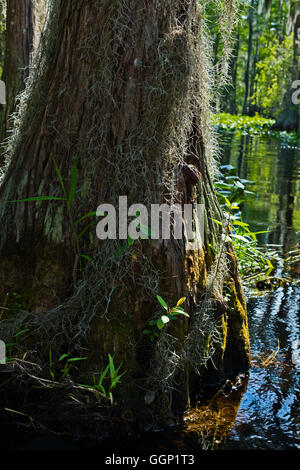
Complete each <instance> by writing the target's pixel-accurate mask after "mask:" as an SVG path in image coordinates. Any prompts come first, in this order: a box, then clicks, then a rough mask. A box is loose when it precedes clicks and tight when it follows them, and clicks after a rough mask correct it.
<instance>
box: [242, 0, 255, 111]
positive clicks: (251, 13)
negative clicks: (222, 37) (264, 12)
mask: <svg viewBox="0 0 300 470" xmlns="http://www.w3.org/2000/svg"><path fill="white" fill-rule="evenodd" d="M253 16H254V0H251V4H250V11H249V35H248V52H247V64H246V69H245V94H244V104H243V114H244V115H246V114H247V113H248V108H249V103H248V100H249V85H250V64H251V53H252V40H253Z"/></svg>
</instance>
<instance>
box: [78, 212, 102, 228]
mask: <svg viewBox="0 0 300 470" xmlns="http://www.w3.org/2000/svg"><path fill="white" fill-rule="evenodd" d="M96 215H97V211H96V212H88V213H87V214H85V215H84V216H83V217H81V218H80V219H78V220H76V221H75V222H74V225H76V224H79V222H82V220H85V219H87V218H88V217H94V216H96Z"/></svg>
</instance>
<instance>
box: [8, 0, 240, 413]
mask: <svg viewBox="0 0 300 470" xmlns="http://www.w3.org/2000/svg"><path fill="white" fill-rule="evenodd" d="M203 21H204V16H203V11H202V8H201V4H200V6H199V2H198V1H196V0H191V1H188V2H187V1H184V0H176V1H174V0H172V1H168V0H166V1H164V2H159V3H157V2H156V1H155V0H151V1H140V0H134V1H129V0H126V1H122V2H121V1H119V0H107V1H98V0H93V1H87V0H78V1H76V2H74V1H71V0H64V1H57V2H55V4H54V5H53V10H52V13H51V15H50V23H49V24H48V27H47V32H46V36H45V38H44V42H43V48H41V49H40V51H39V54H38V56H37V59H36V64H35V72H33V74H32V76H31V79H30V82H29V84H28V90H27V93H26V95H27V98H26V100H25V101H24V103H23V107H22V111H21V112H22V114H21V116H20V117H21V120H20V125H19V127H18V129H16V133H15V135H13V136H12V138H11V142H10V147H9V148H10V149H11V150H10V151H11V163H10V166H9V168H8V169H7V171H6V174H5V178H4V181H3V183H2V186H1V190H0V193H1V194H0V198H1V206H0V216H1V223H2V229H1V234H0V247H1V248H0V249H1V260H0V286H1V290H2V293H4V292H12V291H17V292H18V293H19V294H20V296H21V300H20V302H21V303H22V307H23V310H24V309H25V310H27V311H28V312H29V313H28V315H27V317H26V320H25V324H26V328H28V330H30V331H32V335H31V341H38V342H39V344H40V342H41V341H42V343H43V345H44V346H43V351H47V353H46V354H45V355H46V356H47V354H48V351H49V349H50V348H51V350H52V352H53V354H60V353H63V352H65V351H69V352H72V353H75V352H76V353H77V354H79V353H80V351H82V348H86V349H87V351H86V349H85V350H84V351H85V352H84V355H85V356H88V358H89V360H88V361H85V362H84V363H82V364H84V365H83V371H82V373H85V374H86V375H87V376H89V374H90V373H91V372H92V371H95V370H101V368H103V366H104V365H105V364H106V362H107V354H108V353H109V354H111V355H112V356H113V357H114V360H115V363H116V364H119V363H120V362H121V361H122V368H123V370H125V371H126V375H125V376H124V378H123V380H122V384H121V386H120V388H119V394H120V397H121V398H122V399H123V400H124V403H125V405H124V406H125V407H126V409H127V408H128V407H129V408H130V406H131V405H132V409H133V412H134V414H135V415H136V414H138V413H139V412H140V411H141V410H143V411H144V412H145V413H146V414H147V413H152V412H155V410H156V411H159V412H160V413H161V412H162V410H165V411H166V412H167V411H168V410H169V408H170V407H171V403H172V399H173V404H174V400H175V402H176V403H177V404H178V406H179V405H180V406H181V405H182V404H184V403H187V402H188V400H189V396H190V394H191V392H192V391H193V390H194V391H195V390H198V389H199V387H200V386H201V384H203V382H205V381H212V380H213V381H214V382H217V381H218V380H221V379H222V378H224V377H225V376H226V375H234V374H237V373H238V372H240V371H245V370H247V369H248V367H249V339H248V327H247V316H246V306H245V299H244V296H243V292H242V288H241V284H240V280H239V275H238V272H237V267H236V259H235V255H234V253H233V251H232V248H231V247H230V245H229V244H228V243H227V242H223V241H222V237H221V235H222V233H221V228H220V226H219V225H218V224H215V223H214V222H213V220H212V219H213V218H214V219H217V218H218V219H220V220H221V219H222V214H221V212H220V209H219V207H218V204H217V201H216V197H215V195H214V191H213V186H212V178H211V172H212V170H213V166H214V162H213V156H212V150H211V148H212V140H211V129H210V127H209V102H208V97H209V82H210V77H209V75H208V69H209V59H208V58H207V54H206V52H205V51H206V49H207V47H206V46H207V44H206V38H205V33H204V28H203ZM76 164H77V181H76V184H75V173H76V171H75V166H76ZM56 165H57V167H58V168H59V173H58V169H57V168H55V167H56ZM59 175H61V179H62V180H63V181H64V183H63V184H64V188H65V192H66V193H67V194H69V192H71V193H73V192H74V199H73V198H71V199H73V202H72V204H69V206H68V204H66V202H65V201H63V200H55V201H50V200H48V201H47V200H45V201H40V202H19V203H12V202H9V201H12V200H20V199H24V198H30V197H33V196H49V197H57V198H63V197H64V190H63V189H62V181H61V180H60V176H59ZM72 175H73V176H72ZM125 195H126V196H127V197H128V205H130V204H133V203H143V204H145V205H146V206H147V207H148V208H149V210H150V205H151V204H154V203H156V204H158V203H163V202H170V201H171V202H172V201H173V202H174V201H177V202H179V203H180V204H183V203H190V204H195V203H196V202H198V203H202V204H204V205H205V217H204V223H205V240H204V245H203V247H202V248H201V249H199V250H195V251H189V250H187V243H186V240H184V239H183V240H175V239H174V238H172V239H171V240H151V241H150V242H148V241H147V240H137V241H135V242H134V243H133V244H128V243H127V240H106V241H100V240H98V239H97V237H96V233H95V225H94V226H92V227H90V228H88V226H89V223H90V222H91V221H93V219H92V218H86V219H83V220H81V221H80V222H78V223H76V224H75V223H74V221H75V220H76V219H80V218H81V217H82V216H84V215H85V214H87V213H89V212H92V211H95V210H96V208H97V207H98V206H99V204H101V203H110V204H113V205H114V206H115V207H118V202H119V196H125ZM85 229H87V230H86V232H85V233H84V235H83V236H82V237H80V238H79V236H78V234H80V233H82V232H83V231H84V230H85ZM156 295H160V296H161V297H163V298H164V299H165V300H166V301H167V303H168V305H170V306H173V305H176V302H177V301H178V299H179V298H181V297H186V301H185V304H184V307H185V310H186V311H187V312H188V313H189V318H187V317H185V316H183V315H180V318H177V319H176V320H172V321H170V322H169V323H168V325H167V326H166V327H165V328H164V329H163V330H161V331H160V332H158V337H156V338H155V340H154V341H153V342H151V341H150V340H149V336H147V335H146V334H144V333H143V331H144V330H145V329H147V328H149V325H148V322H149V320H151V319H153V318H157V315H161V314H162V313H163V312H162V311H161V310H160V305H159V303H158V302H157V299H156ZM8 306H9V308H10V310H9V312H8V314H7V317H8V320H7V321H6V322H4V325H5V328H6V330H5V331H6V333H4V332H2V331H1V334H2V337H3V335H5V334H6V335H7V334H8V331H12V330H13V327H14V325H15V324H16V318H18V321H19V323H18V325H19V326H20V315H19V316H18V315H17V316H16V317H15V313H14V306H13V305H12V304H10V303H8ZM9 318H10V319H11V322H9ZM21 323H22V322H21ZM9 326H10V327H11V328H9ZM31 346H32V344H31ZM42 356H43V354H42V352H40V358H41V357H42ZM47 358H48V356H47ZM46 360H47V359H46ZM205 366H208V372H206V374H204V371H206V370H207V369H206V368H205ZM174 388H175V391H174ZM149 391H150V392H151V393H150V396H151V397H155V399H154V401H153V403H151V405H148V406H146V405H145V401H144V397H145V394H146V393H147V392H149ZM172 397H173V398H172ZM146 402H147V399H146ZM148 402H149V401H148ZM150 402H152V399H151V400H150ZM153 410H154V411H153Z"/></svg>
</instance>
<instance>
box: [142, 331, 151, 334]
mask: <svg viewBox="0 0 300 470" xmlns="http://www.w3.org/2000/svg"><path fill="white" fill-rule="evenodd" d="M143 333H144V335H150V334H151V331H150V330H143Z"/></svg>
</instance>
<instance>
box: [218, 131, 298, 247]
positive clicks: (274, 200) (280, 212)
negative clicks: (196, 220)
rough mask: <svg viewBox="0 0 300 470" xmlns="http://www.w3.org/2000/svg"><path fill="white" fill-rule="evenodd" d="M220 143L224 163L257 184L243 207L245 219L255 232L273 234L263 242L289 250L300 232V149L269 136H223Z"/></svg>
mask: <svg viewBox="0 0 300 470" xmlns="http://www.w3.org/2000/svg"><path fill="white" fill-rule="evenodd" d="M219 141H220V144H221V148H222V163H223V164H231V165H233V166H235V167H236V168H237V170H238V175H239V176H240V177H241V178H244V179H250V180H252V181H254V182H255V185H254V186H253V191H254V192H255V195H254V196H253V197H251V198H249V200H248V202H247V204H246V205H245V207H244V211H243V212H244V217H245V219H246V220H247V221H248V222H250V223H251V227H252V228H253V229H254V230H257V231H259V230H264V229H267V228H268V229H269V230H270V233H269V234H265V235H261V236H260V237H261V238H260V240H261V241H262V242H264V243H273V244H280V245H282V246H283V248H284V250H288V249H289V247H290V246H292V245H294V244H295V243H296V241H297V236H296V232H297V231H298V230H299V229H300V147H298V148H290V147H288V146H286V145H283V144H282V143H281V142H280V141H279V140H277V139H275V138H272V137H266V136H264V137H256V136H254V137H252V136H249V135H239V134H221V135H220V137H219Z"/></svg>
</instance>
